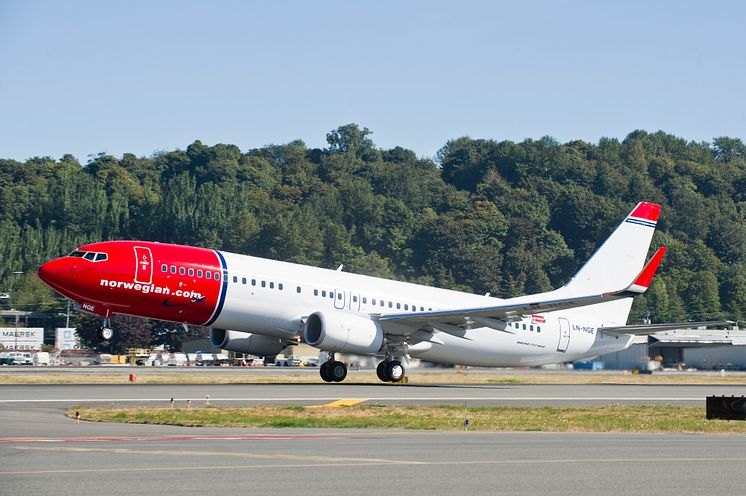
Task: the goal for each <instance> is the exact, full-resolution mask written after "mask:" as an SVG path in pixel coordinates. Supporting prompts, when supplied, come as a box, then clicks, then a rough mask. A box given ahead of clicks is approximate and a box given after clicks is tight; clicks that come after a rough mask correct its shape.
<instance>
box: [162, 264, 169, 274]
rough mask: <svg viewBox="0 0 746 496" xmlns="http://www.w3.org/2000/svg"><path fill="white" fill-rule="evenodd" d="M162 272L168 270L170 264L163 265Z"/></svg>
mask: <svg viewBox="0 0 746 496" xmlns="http://www.w3.org/2000/svg"><path fill="white" fill-rule="evenodd" d="M161 272H168V265H166V264H163V265H161Z"/></svg>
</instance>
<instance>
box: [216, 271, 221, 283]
mask: <svg viewBox="0 0 746 496" xmlns="http://www.w3.org/2000/svg"><path fill="white" fill-rule="evenodd" d="M215 280H216V281H219V280H220V272H215Z"/></svg>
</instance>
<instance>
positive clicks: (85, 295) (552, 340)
mask: <svg viewBox="0 0 746 496" xmlns="http://www.w3.org/2000/svg"><path fill="white" fill-rule="evenodd" d="M659 213H660V206H659V205H656V204H654V203H646V202H642V203H639V204H638V205H637V206H636V207H635V208H634V209H633V210H632V212H631V213H630V214H629V215H628V216H627V217H626V218H625V219H624V221H623V222H622V223H621V224H620V225H619V227H617V228H616V230H615V231H614V232H613V233H612V234H611V236H610V237H609V238H608V239H607V240H606V242H605V243H604V244H603V245H602V246H601V247H600V248H599V249H598V251H596V253H595V254H594V255H593V256H592V257H591V259H590V260H589V261H588V262H587V263H586V264H585V265H584V266H583V267H582V268H581V269H580V271H579V272H578V273H577V274H576V275H575V276H574V277H573V278H572V279H571V280H570V281H569V282H568V283H567V284H565V285H564V286H562V287H561V288H559V289H556V290H554V291H550V292H546V293H539V294H534V295H527V296H519V297H516V298H509V299H499V298H491V297H489V296H480V295H474V294H468V293H463V292H459V291H450V290H445V289H438V288H433V287H428V286H421V285H417V284H410V283H405V282H399V281H391V280H386V279H380V278H376V277H368V276H363V275H357V274H351V273H346V272H342V271H341V270H337V271H334V270H327V269H320V268H316V267H309V266H305V265H297V264H292V263H287V262H278V261H274V260H267V259H262V258H256V257H250V256H244V255H236V254H233V253H227V252H222V251H218V250H209V249H205V248H196V247H190V246H180V245H172V244H164V243H153V242H145V241H108V242H101V243H93V244H89V245H85V246H81V247H80V248H78V249H76V250H75V251H73V252H72V253H70V254H69V255H67V256H65V257H62V258H58V259H56V260H52V261H51V262H47V263H45V264H44V265H42V266H41V267H40V268H39V277H41V279H42V280H43V281H44V282H46V283H47V284H48V285H49V286H51V287H52V288H54V289H55V290H57V291H58V292H60V293H61V294H62V295H64V296H66V297H68V298H70V299H72V300H74V301H75V302H76V303H77V304H78V308H79V309H80V310H82V311H84V312H88V313H92V314H96V315H99V316H101V317H103V322H104V325H103V327H102V328H101V330H100V333H99V334H100V337H101V338H102V339H110V338H111V336H112V330H111V329H110V326H109V318H110V317H111V315H112V314H114V313H122V314H128V315H135V316H140V317H149V318H154V319H161V320H168V321H173V322H179V323H187V324H196V325H204V326H209V327H211V335H210V339H211V341H212V343H213V344H215V345H216V346H219V347H220V348H223V349H226V350H231V351H236V352H243V353H250V354H254V355H260V356H268V355H269V356H273V355H276V354H278V353H279V352H280V351H282V350H283V349H284V348H285V347H287V346H288V345H290V344H294V343H297V342H298V341H300V340H302V341H305V342H306V343H308V344H310V345H311V346H314V347H316V348H318V349H319V350H322V351H326V352H328V355H327V358H328V360H327V361H326V362H325V363H323V364H322V366H321V368H320V373H321V377H322V379H323V380H325V381H327V382H340V381H342V380H344V378H345V377H346V375H347V366H346V365H345V364H344V363H342V362H340V361H338V360H336V359H335V353H337V352H339V353H352V354H362V355H373V356H380V357H383V360H382V361H381V362H380V364H379V366H378V369H377V373H378V377H379V378H380V379H381V380H382V381H384V382H394V381H399V380H401V378H402V377H403V376H404V374H405V369H404V364H403V362H404V363H406V362H407V359H408V358H409V357H415V358H420V359H423V360H429V361H432V362H441V363H453V364H462V365H475V366H486V367H497V366H527V365H543V364H549V363H558V362H567V361H573V360H578V359H582V358H590V357H594V356H597V355H600V354H604V353H609V352H613V351H618V350H622V349H625V348H627V347H628V346H629V345H630V344H631V342H632V340H633V338H634V336H635V335H636V334H649V333H652V332H657V331H661V330H667V329H672V328H681V327H682V324H671V325H668V324H658V325H648V326H626V325H625V324H626V321H627V316H628V315H629V311H630V308H631V306H632V300H633V298H634V297H635V296H638V295H640V294H642V293H644V292H645V291H646V290H647V288H648V286H649V285H650V282H651V281H652V279H653V276H654V275H655V272H656V270H657V269H658V266H659V264H660V262H661V259H662V258H663V255H664V253H665V250H666V249H665V248H660V249H658V251H656V253H655V254H654V255H653V257H652V258H651V260H650V261H649V262H648V264H647V265H644V262H645V256H646V254H647V252H648V248H649V246H650V242H651V239H652V237H653V232H654V230H655V226H656V222H657V220H658V216H659ZM693 325H694V324H692V325H689V326H690V327H691V326H693Z"/></svg>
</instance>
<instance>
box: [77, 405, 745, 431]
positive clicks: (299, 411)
mask: <svg viewBox="0 0 746 496" xmlns="http://www.w3.org/2000/svg"><path fill="white" fill-rule="evenodd" d="M76 411H79V412H80V415H81V419H82V420H89V421H97V422H127V423H138V424H162V425H180V426H190V427H246V428H259V427H278V428H279V427H297V428H337V429H338V428H354V429H362V428H365V429H416V430H462V429H463V428H464V418H467V419H468V420H469V430H478V431H544V432H668V433H746V422H739V421H725V420H706V419H705V409H704V407H684V406H677V405H634V406H622V405H610V406H602V407H563V408H551V407H543V408H529V407H485V408H468V409H467V410H466V411H465V410H464V408H463V407H457V406H435V407H403V406H381V405H364V406H351V407H337V408H313V409H310V408H304V407H300V406H297V407H296V406H290V407H288V406H257V407H248V408H217V407H203V408H189V409H185V408H96V409H92V408H72V409H70V410H68V412H67V415H68V416H70V417H74V416H75V412H76Z"/></svg>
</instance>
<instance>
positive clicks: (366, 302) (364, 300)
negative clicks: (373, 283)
mask: <svg viewBox="0 0 746 496" xmlns="http://www.w3.org/2000/svg"><path fill="white" fill-rule="evenodd" d="M367 304H368V298H366V297H365V296H363V305H367Z"/></svg>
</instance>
